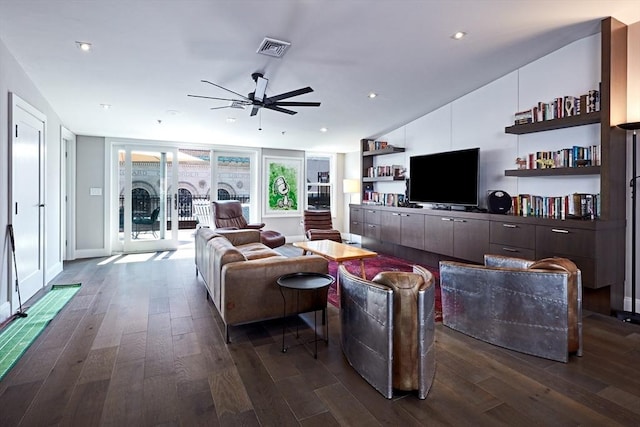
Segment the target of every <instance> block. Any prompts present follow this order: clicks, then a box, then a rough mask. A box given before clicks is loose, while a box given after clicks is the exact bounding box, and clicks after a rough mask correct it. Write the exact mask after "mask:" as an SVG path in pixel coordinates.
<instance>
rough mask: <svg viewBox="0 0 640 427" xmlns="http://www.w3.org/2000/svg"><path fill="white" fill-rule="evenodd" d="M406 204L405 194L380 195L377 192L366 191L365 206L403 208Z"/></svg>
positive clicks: (363, 201) (363, 202)
mask: <svg viewBox="0 0 640 427" xmlns="http://www.w3.org/2000/svg"><path fill="white" fill-rule="evenodd" d="M402 203H404V194H397V193H379V192H377V191H369V190H367V191H365V192H364V199H363V200H362V204H363V205H380V206H389V207H396V208H397V207H398V206H402Z"/></svg>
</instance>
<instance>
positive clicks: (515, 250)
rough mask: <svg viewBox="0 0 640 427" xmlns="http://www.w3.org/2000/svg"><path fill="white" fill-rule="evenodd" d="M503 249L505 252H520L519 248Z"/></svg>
mask: <svg viewBox="0 0 640 427" xmlns="http://www.w3.org/2000/svg"><path fill="white" fill-rule="evenodd" d="M502 250H503V251H505V252H520V251H519V250H517V249H513V248H502Z"/></svg>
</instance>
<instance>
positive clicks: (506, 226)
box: [502, 224, 518, 228]
mask: <svg viewBox="0 0 640 427" xmlns="http://www.w3.org/2000/svg"><path fill="white" fill-rule="evenodd" d="M502 226H503V227H505V228H518V226H517V225H515V224H502Z"/></svg>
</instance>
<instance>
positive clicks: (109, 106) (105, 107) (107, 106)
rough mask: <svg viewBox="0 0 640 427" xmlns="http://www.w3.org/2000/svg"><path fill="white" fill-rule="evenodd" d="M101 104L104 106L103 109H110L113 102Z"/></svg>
mask: <svg viewBox="0 0 640 427" xmlns="http://www.w3.org/2000/svg"><path fill="white" fill-rule="evenodd" d="M100 106H101V107H102V109H103V110H110V109H111V104H100Z"/></svg>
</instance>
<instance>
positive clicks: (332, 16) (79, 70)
mask: <svg viewBox="0 0 640 427" xmlns="http://www.w3.org/2000/svg"><path fill="white" fill-rule="evenodd" d="M607 16H613V17H615V18H616V19H618V20H620V21H622V22H624V23H626V24H633V23H636V22H638V21H640V0H605V1H592V0H431V1H429V0H424V1H417V0H416V1H410V0H342V1H332V0H297V1H296V0H235V1H234V0H228V1H220V0H218V1H216V0H181V1H177V0H162V1H161V0H99V1H98V0H95V1H94V0H84V1H82V0H75V1H72V0H55V1H53V0H0V39H2V41H3V42H4V44H5V45H6V46H7V48H8V49H9V51H10V52H11V53H12V54H13V55H14V56H15V58H16V59H17V61H18V62H19V63H20V64H21V65H22V66H23V68H24V70H25V71H26V73H27V74H28V75H29V76H30V78H31V79H32V80H33V82H34V83H35V85H36V86H37V87H38V89H39V90H40V91H41V92H42V94H43V95H44V97H45V98H46V99H47V100H48V101H49V103H50V104H51V106H52V108H53V109H54V110H55V111H56V112H57V113H58V115H59V116H60V118H61V120H62V122H63V123H64V125H65V126H66V127H67V128H68V129H69V130H71V131H72V132H74V133H76V134H80V135H98V136H111V137H127V138H139V139H160V140H170V141H186V142H207V143H213V144H225V145H235V146H256V147H274V148H295V149H305V150H311V151H336V152H350V151H357V150H358V149H359V145H358V141H359V140H360V139H361V138H368V137H376V136H379V135H382V134H384V133H386V132H388V131H389V130H392V129H395V128H397V127H400V126H402V125H403V124H406V123H408V122H410V121H411V120H413V119H415V118H417V117H420V116H422V115H424V114H426V113H428V112H430V111H433V110H435V109H437V108H438V107H440V106H442V105H444V104H446V103H448V102H450V101H452V100H454V99H456V98H458V97H460V96H461V95H464V94H466V93H468V92H470V91H473V90H474V89H476V88H478V87H481V86H483V85H484V84H486V83H488V82H490V81H492V80H495V79H496V78H498V77H501V76H503V75H505V74H507V73H509V72H511V71H513V70H514V69H516V68H518V67H520V66H522V65H524V64H527V63H529V62H531V61H532V60H535V59H537V58H539V57H541V56H544V55H545V54H547V53H549V52H552V51H554V50H556V49H558V48H560V47H562V46H564V45H566V44H568V43H570V42H572V41H574V40H577V39H580V38H583V37H585V36H588V35H590V34H594V33H595V32H597V31H598V29H599V22H600V20H601V19H602V18H604V17H607ZM456 31H464V32H467V33H468V36H467V37H466V38H464V39H463V40H460V41H455V40H453V39H452V38H451V35H452V34H453V33H454V32H456ZM264 37H271V38H275V39H278V40H284V41H288V42H290V43H291V47H290V48H289V50H288V51H287V53H286V54H285V56H284V57H283V58H280V59H278V58H272V57H269V56H264V55H259V54H257V53H256V50H257V49H258V46H259V45H260V43H261V42H262V40H263V39H264ZM76 41H87V42H90V43H92V44H93V49H92V51H91V52H89V53H83V52H81V51H80V50H79V49H78V48H77V47H76V44H75V42H76ZM256 71H260V72H263V73H264V76H265V78H267V79H269V83H268V87H267V96H272V95H275V94H279V93H281V92H288V91H290V90H294V89H298V88H301V87H305V86H311V87H312V88H313V89H314V92H313V93H310V94H305V95H301V96H298V97H296V98H291V99H289V101H319V102H321V103H322V105H321V106H320V107H319V108H313V107H297V108H296V107H291V109H293V110H296V111H298V114H296V115H287V114H283V113H279V112H274V111H271V110H264V109H263V110H262V112H261V114H259V115H257V116H255V117H250V116H249V114H250V111H251V109H250V108H246V109H244V110H238V109H230V108H226V109H220V110H211V109H210V108H211V107H219V106H224V105H227V103H225V102H222V101H213V100H204V99H197V98H190V97H187V94H198V95H206V96H214V97H222V98H226V97H230V96H231V97H233V94H231V93H228V92H225V91H223V90H221V89H218V88H215V87H213V86H211V85H207V84H204V83H201V82H200V81H201V80H203V79H204V80H209V81H211V82H214V83H217V84H219V85H222V86H224V87H226V88H229V89H231V90H233V91H235V92H238V93H240V94H248V93H249V92H251V91H252V90H253V89H254V87H255V83H254V82H253V80H252V79H251V73H253V72H256ZM371 91H374V92H377V93H378V94H379V96H378V97H377V98H375V99H373V100H371V99H369V98H368V97H367V94H368V93H369V92H371ZM101 104H110V105H112V106H113V107H112V108H111V109H110V110H108V111H104V110H103V109H102V108H101V106H100V105H101ZM488 108H490V104H488ZM228 117H233V118H235V119H236V121H235V123H228V122H227V118H228ZM158 121H161V123H158ZM322 127H326V128H328V131H327V132H325V133H322V132H320V128H322ZM259 128H261V129H262V130H259Z"/></svg>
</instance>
